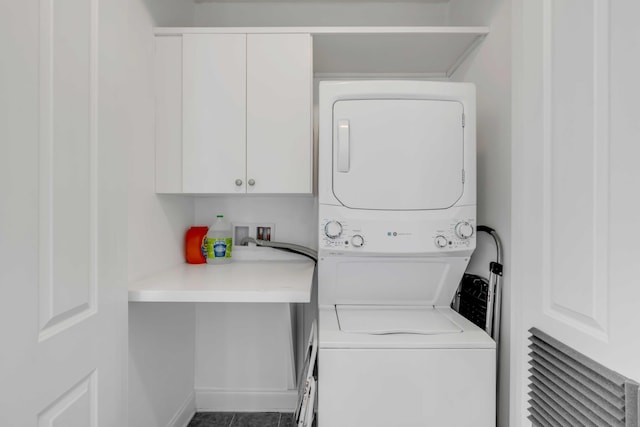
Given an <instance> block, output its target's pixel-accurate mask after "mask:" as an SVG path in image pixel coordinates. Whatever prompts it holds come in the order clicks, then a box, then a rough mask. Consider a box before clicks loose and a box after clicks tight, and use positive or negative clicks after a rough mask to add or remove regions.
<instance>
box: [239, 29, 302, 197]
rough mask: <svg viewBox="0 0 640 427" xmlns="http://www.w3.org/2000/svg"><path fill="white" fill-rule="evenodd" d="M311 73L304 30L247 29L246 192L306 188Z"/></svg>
mask: <svg viewBox="0 0 640 427" xmlns="http://www.w3.org/2000/svg"><path fill="white" fill-rule="evenodd" d="M312 73H313V71H312V56H311V36H310V35H309V34H249V35H247V181H248V182H249V185H248V186H247V192H248V193H310V192H311V190H312V137H311V135H312V126H311V123H312V122H311V118H312V101H311V96H312V81H313V75H312ZM252 182H253V183H254V184H253V185H252V184H251V183H252Z"/></svg>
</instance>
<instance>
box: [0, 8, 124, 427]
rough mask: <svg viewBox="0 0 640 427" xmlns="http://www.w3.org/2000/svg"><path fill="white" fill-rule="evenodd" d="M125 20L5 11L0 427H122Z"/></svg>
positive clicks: (106, 13) (111, 13) (114, 13)
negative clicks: (0, 426) (121, 25)
mask: <svg viewBox="0 0 640 427" xmlns="http://www.w3.org/2000/svg"><path fill="white" fill-rule="evenodd" d="M123 11H126V4H125V1H124V0H113V1H111V0H110V1H108V2H103V1H100V0H89V1H86V0H56V1H53V0H42V1H36V0H28V1H23V2H10V3H9V2H3V3H2V6H1V7H0V32H1V33H2V37H0V39H1V40H2V43H3V46H2V52H3V67H2V75H1V76H0V89H1V90H0V93H2V96H0V117H1V118H0V129H1V132H2V135H0V140H1V141H2V142H1V143H0V200H1V202H0V283H1V286H0V336H1V337H2V340H3V341H2V351H0V425H2V426H11V427H21V426H36V425H37V426H64V427H87V426H97V425H102V426H112V425H113V426H115V425H125V424H126V394H125V393H123V390H124V389H125V381H126V364H125V359H126V336H127V335H126V309H127V291H126V245H125V244H124V243H123V242H125V241H126V236H125V233H126V174H122V167H123V165H125V166H126V154H125V153H126V150H125V147H126V137H127V134H126V117H125V114H126V108H127V104H126V99H125V97H123V95H122V91H123V90H126V88H125V85H124V83H125V82H126V81H127V80H125V77H126V73H125V70H124V66H123V64H126V55H124V54H123V52H126V43H127V41H126V34H124V33H123V31H122V29H121V27H120V24H121V23H122V22H126V15H125V14H124V12H123ZM5 64H6V65H7V66H6V67H5V66H4V65H5Z"/></svg>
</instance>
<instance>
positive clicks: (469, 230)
mask: <svg viewBox="0 0 640 427" xmlns="http://www.w3.org/2000/svg"><path fill="white" fill-rule="evenodd" d="M455 231H456V236H458V237H459V238H461V239H463V240H466V239H468V238H469V237H471V236H473V226H472V225H471V224H469V223H468V222H467V221H460V222H459V223H457V224H456V229H455Z"/></svg>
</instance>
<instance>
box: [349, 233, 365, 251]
mask: <svg viewBox="0 0 640 427" xmlns="http://www.w3.org/2000/svg"><path fill="white" fill-rule="evenodd" d="M351 244H352V245H353V247H355V248H361V247H362V245H364V237H362V236H361V235H359V234H355V235H354V236H353V237H352V238H351Z"/></svg>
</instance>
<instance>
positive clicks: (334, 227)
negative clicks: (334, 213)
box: [324, 221, 342, 239]
mask: <svg viewBox="0 0 640 427" xmlns="http://www.w3.org/2000/svg"><path fill="white" fill-rule="evenodd" d="M324 234H325V236H327V237H328V238H330V239H335V238H338V237H340V235H341V234H342V224H340V223H339V222H338V221H329V222H327V223H326V224H325V226H324Z"/></svg>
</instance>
